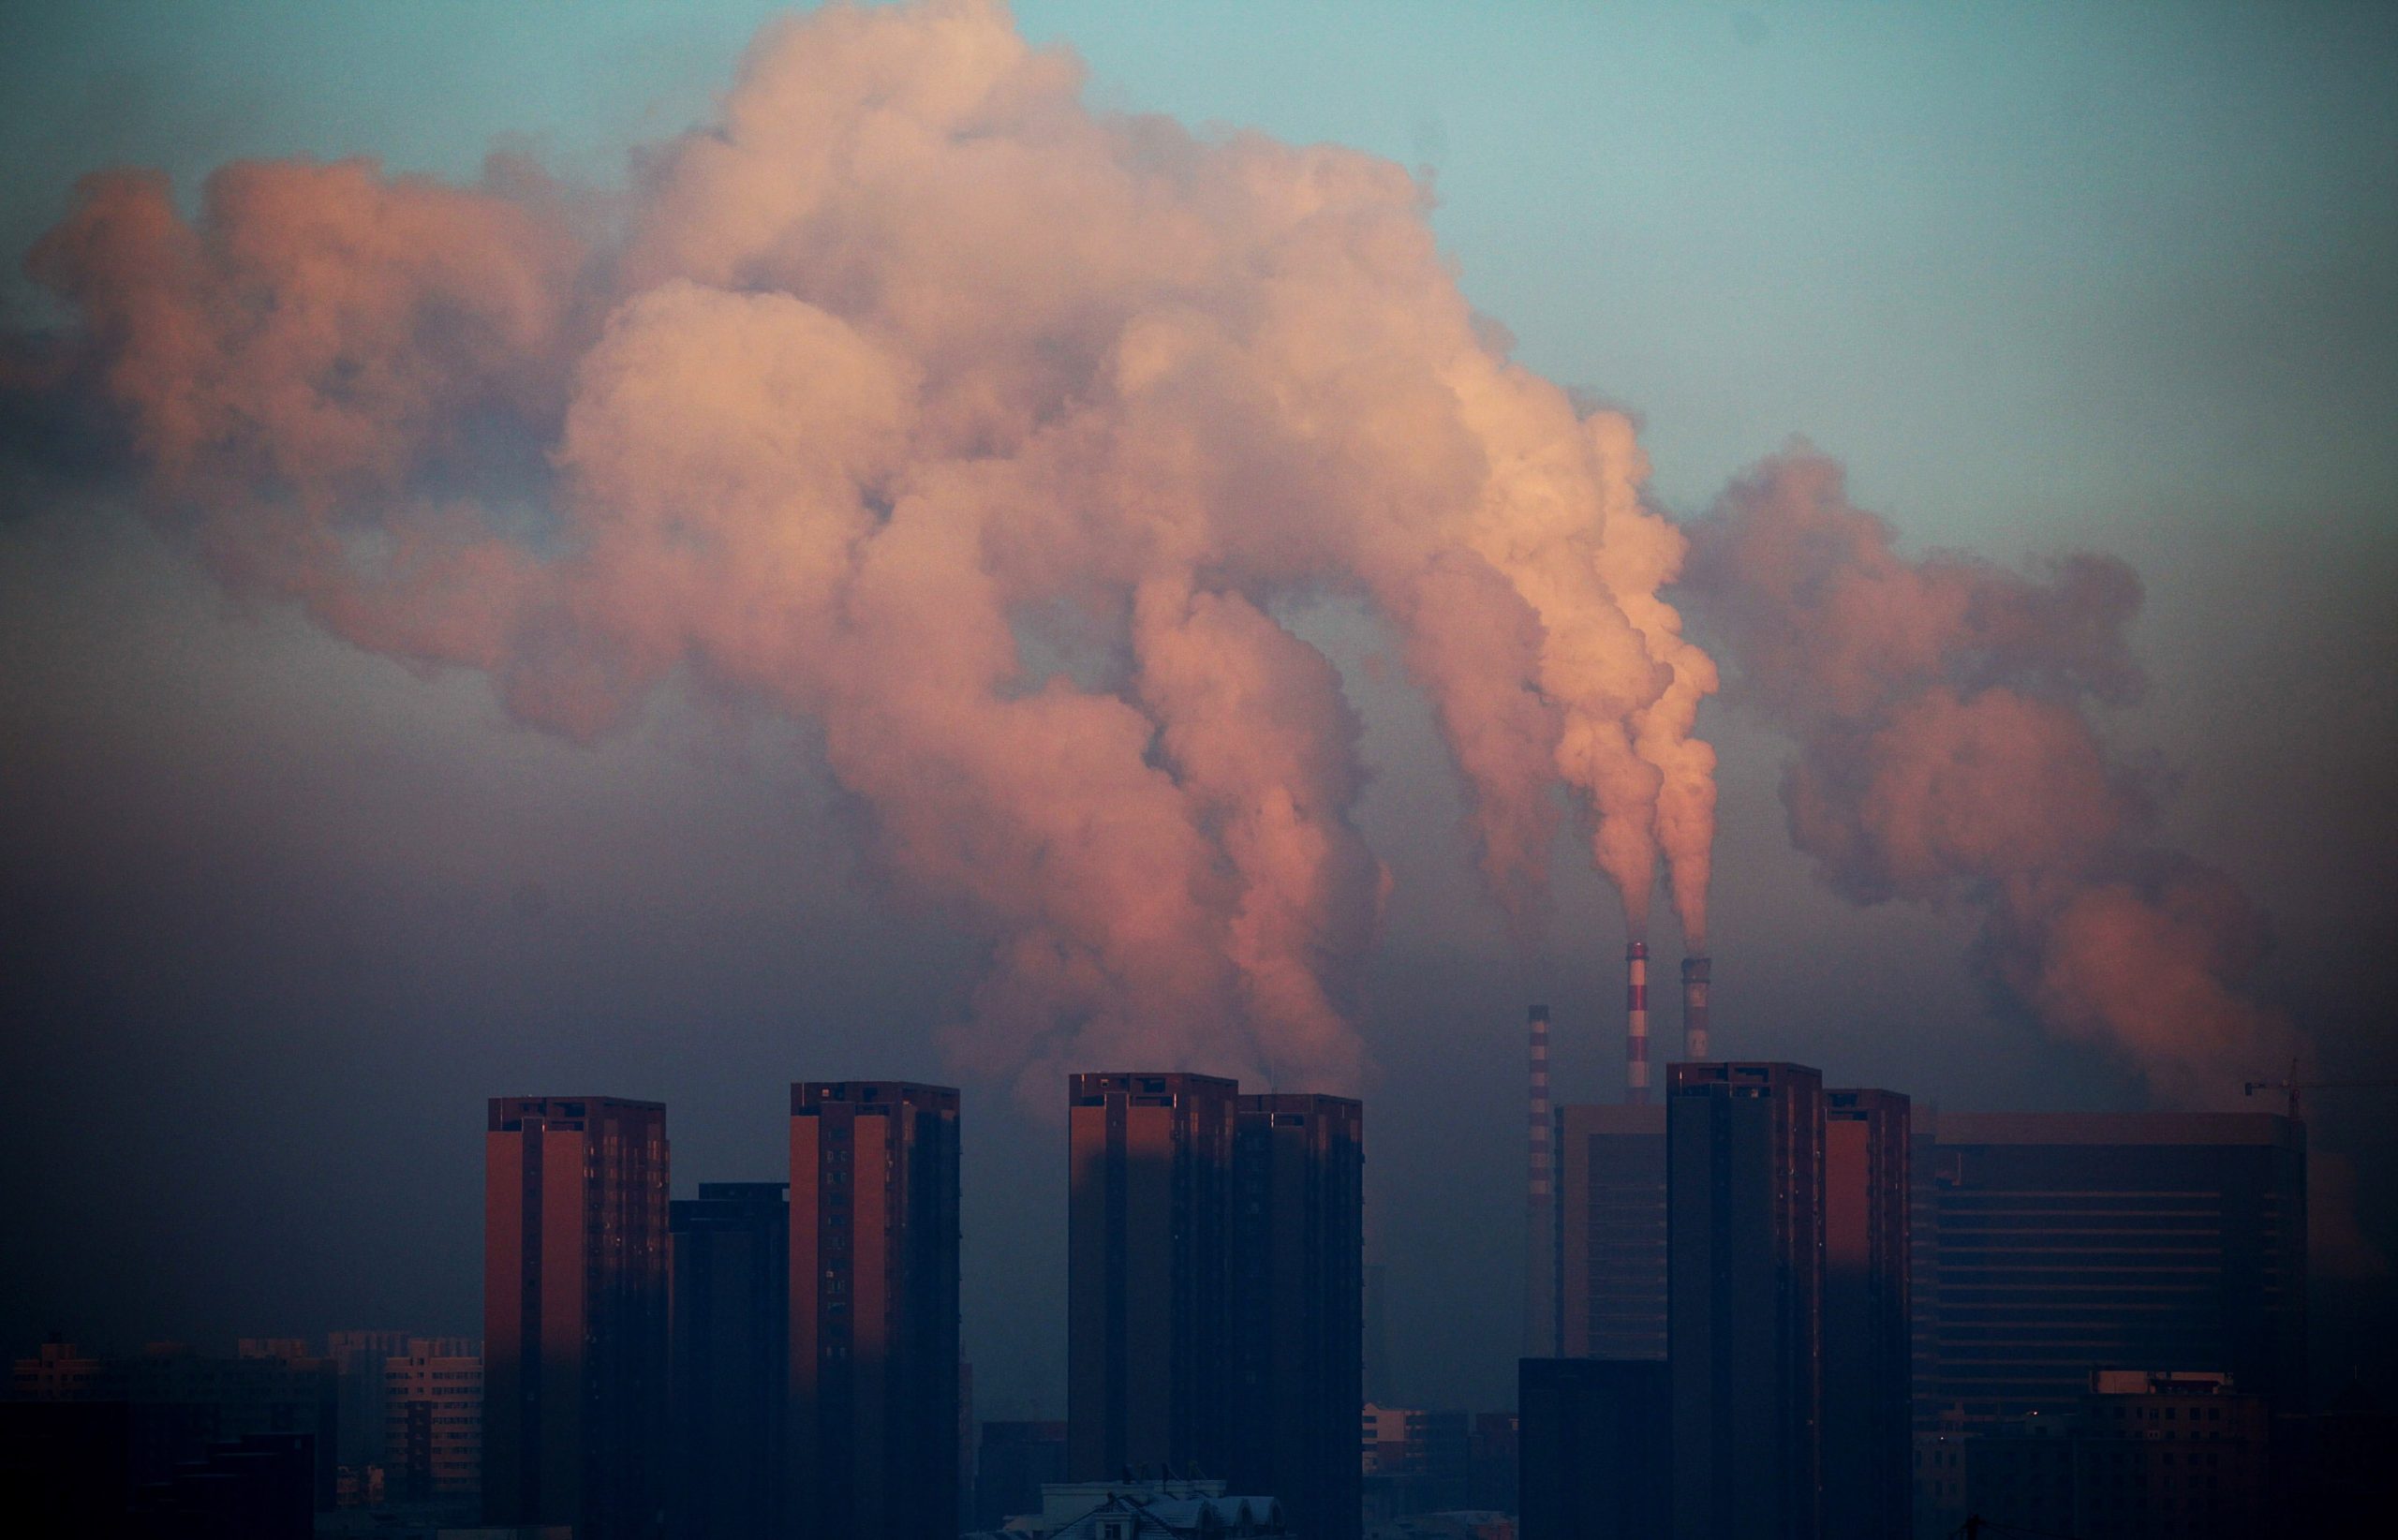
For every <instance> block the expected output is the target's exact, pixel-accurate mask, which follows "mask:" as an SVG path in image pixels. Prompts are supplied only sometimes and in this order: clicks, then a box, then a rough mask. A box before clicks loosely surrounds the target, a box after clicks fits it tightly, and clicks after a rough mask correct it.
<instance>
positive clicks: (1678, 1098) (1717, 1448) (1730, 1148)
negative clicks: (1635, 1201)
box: [1665, 1061, 1824, 1540]
mask: <svg viewBox="0 0 2398 1540" xmlns="http://www.w3.org/2000/svg"><path fill="white" fill-rule="evenodd" d="M1665 1140H1666V1182H1667V1192H1666V1248H1667V1269H1668V1274H1667V1281H1666V1287H1667V1291H1668V1301H1667V1319H1666V1338H1667V1356H1668V1360H1669V1362H1670V1365H1671V1380H1672V1406H1673V1412H1672V1419H1671V1425H1672V1435H1673V1466H1672V1471H1673V1476H1672V1486H1673V1490H1672V1499H1671V1501H1672V1505H1673V1533H1674V1534H1675V1535H1676V1536H1678V1537H1680V1540H1734V1537H1736V1536H1737V1537H1740V1540H1748V1537H1751V1536H1778V1537H1781V1540H1814V1537H1815V1536H1817V1535H1819V1534H1820V1533H1823V1531H1822V1485H1821V1453H1820V1440H1821V1408H1822V1399H1823V1380H1822V1364H1823V1288H1824V1163H1823V1149H1824V1094H1823V1079H1822V1076H1820V1075H1819V1074H1816V1072H1815V1071H1813V1070H1811V1069H1808V1068H1806V1067H1804V1066H1802V1065H1797V1064H1773V1063H1754V1062H1741V1061H1733V1062H1728V1063H1704V1064H1700V1063H1683V1064H1675V1065H1672V1066H1670V1067H1669V1069H1668V1074H1667V1094H1666V1102H1665Z"/></svg>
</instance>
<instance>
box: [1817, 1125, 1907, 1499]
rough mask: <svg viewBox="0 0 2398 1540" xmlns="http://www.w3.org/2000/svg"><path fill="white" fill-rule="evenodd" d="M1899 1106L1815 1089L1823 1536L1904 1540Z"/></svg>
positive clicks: (1902, 1130) (1903, 1176) (1903, 1134)
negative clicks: (1820, 1126) (1819, 1113)
mask: <svg viewBox="0 0 2398 1540" xmlns="http://www.w3.org/2000/svg"><path fill="white" fill-rule="evenodd" d="M1908 1111H1909V1108H1908V1103H1907V1099H1906V1098H1905V1097H1903V1096H1902V1095H1900V1094H1898V1093H1897V1092H1896V1091H1887V1090H1828V1091H1826V1092H1824V1326H1823V1334H1824V1348H1823V1366H1824V1368H1823V1374H1824V1411H1823V1429H1824V1432H1823V1472H1824V1476H1823V1482H1824V1533H1826V1534H1830V1535H1840V1536H1843V1537H1849V1536H1854V1537H1855V1540H1907V1536H1908V1535H1909V1533H1911V1531H1912V1527H1913V1526H1912V1519H1911V1518H1910V1510H1911V1507H1912V1502H1911V1499H1912V1496H1913V1492H1914V1476H1913V1473H1912V1471H1911V1469H1910V1459H1911V1455H1912V1448H1911V1442H1910V1441H1911V1438H1912V1432H1913V1427H1914V1421H1913V1415H1912V1411H1913V1408H1912V1402H1911V1392H1912V1390H1913V1384H1912V1381H1911V1377H1910V1360H1909V1352H1908V1348H1909V1341H1908V1335H1909V1319H1908V1286H1907V1285H1908V1268H1909V1253H1908V1244H1907V1234H1908V1222H1907V1205H1908V1201H1909V1195H1910V1194H1909V1192H1908V1185H1907V1155H1908V1144H1909V1139H1908Z"/></svg>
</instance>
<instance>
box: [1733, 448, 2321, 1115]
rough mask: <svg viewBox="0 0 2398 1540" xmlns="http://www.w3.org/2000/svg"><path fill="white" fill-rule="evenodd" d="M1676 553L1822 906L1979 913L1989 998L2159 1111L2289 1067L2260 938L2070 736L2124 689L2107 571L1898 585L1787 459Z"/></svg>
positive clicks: (2290, 1038)
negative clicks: (1777, 754)
mask: <svg viewBox="0 0 2398 1540" xmlns="http://www.w3.org/2000/svg"><path fill="white" fill-rule="evenodd" d="M1695 540H1696V547H1695V553H1694V555H1693V560H1692V565H1691V572H1690V581H1691V584H1692V585H1693V586H1694V587H1695V589H1697V590H1698V591H1699V592H1701V593H1703V594H1704V595H1706V597H1707V601H1708V605H1709V608H1710V611H1711V612H1712V613H1713V615H1714V617H1715V618H1716V619H1717V620H1718V621H1719V622H1720V624H1721V627H1722V629H1723V631H1724V636H1725V639H1726V641H1727V642H1728V644H1729V653H1730V656H1731V657H1732V659H1734V660H1735V661H1736V662H1737V663H1738V666H1739V674H1740V686H1741V689H1742V691H1743V693H1744V695H1745V696H1746V698H1747V699H1748V701H1749V703H1751V704H1753V705H1754V706H1755V707H1756V708H1757V709H1759V710H1761V711H1762V712H1763V713H1765V714H1766V715H1767V716H1768V717H1769V718H1771V719H1772V720H1773V721H1775V722H1776V723H1777V724H1778V725H1780V726H1782V727H1784V728H1785V729H1787V730H1788V731H1789V732H1790V733H1793V734H1794V735H1795V736H1796V737H1797V739H1798V742H1799V755H1798V758H1797V759H1796V760H1795V761H1794V762H1793V763H1791V765H1790V767H1789V769H1788V772H1787V774H1786V776H1785V777H1784V782H1783V799H1784V806H1785V807H1786V809H1787V812H1788V815H1789V822H1790V832H1791V837H1792V838H1793V840H1794V841H1795V842H1796V843H1797V844H1798V846H1799V849H1800V850H1802V851H1805V852H1806V853H1807V854H1809V855H1811V856H1812V857H1813V858H1814V860H1815V862H1816V866H1817V870H1818V872H1819V874H1820V875H1821V876H1822V878H1823V879H1824V881H1826V882H1828V884H1829V885H1830V886H1831V887H1832V888H1833V889H1834V890H1836V891H1837V892H1839V893H1841V894H1842V895H1843V896H1846V897H1848V898H1850V899H1852V900H1854V901H1856V902H1858V903H1877V902H1881V901H1883V900H1887V899H1892V898H1906V899H1912V900H1915V901H1917V902H1919V903H1925V904H1930V905H1933V906H1941V907H1945V906H1948V905H1965V906H1969V907H1970V908H1972V909H1974V910H1976V911H1979V913H1980V914H1981V916H1982V921H1983V925H1982V932H1981V941H1980V948H1979V950H1980V956H1981V960H1982V962H1983V963H1984V964H1985V966H1986V967H1987V968H1988V969H1989V970H1991V973H1992V974H1993V975H1994V976H1995V977H1996V978H1998V979H1999V980H2000V981H2002V982H2003V983H2004V984H2005V985H2007V986H2008V987H2009V988H2010V989H2011V990H2012V991H2013V992H2014V993H2015V994H2016V995H2017V996H2019V997H2020V998H2021V999H2022V1000H2024V1001H2026V1002H2027V1003H2028V1004H2030V1005H2031V1007H2032V1008H2033V1009H2034V1010H2035V1012H2037V1013H2038V1014H2039V1016H2040V1018H2041V1020H2042V1021H2044V1022H2045V1023H2046V1024H2047V1025H2048V1026H2049V1027H2050V1029H2051V1030H2053V1031H2055V1032H2056V1033H2058V1034H2059V1035H2060V1036H2062V1037H2065V1038H2066V1039H2069V1040H2072V1041H2076V1042H2080V1043H2087V1044H2094V1045H2095V1046H2097V1047H2099V1048H2102V1049H2104V1050H2105V1051H2107V1052H2108V1053H2109V1054H2111V1055H2113V1056H2114V1057H2115V1058H2117V1059H2119V1060H2122V1061H2124V1062H2126V1063H2128V1064H2130V1065H2132V1066H2134V1067H2136V1068H2137V1069H2138V1070H2139V1073H2140V1074H2143V1075H2144V1076H2145V1077H2146V1078H2147V1080H2148V1082H2149V1083H2150V1085H2151V1087H2152V1088H2154V1090H2155V1091H2156V1092H2157V1093H2158V1094H2159V1095H2161V1096H2163V1097H2165V1098H2166V1099H2168V1100H2171V1101H2177V1102H2183V1103H2201V1104H2204V1103H2222V1104H2236V1103H2240V1101H2241V1083H2242V1081H2243V1079H2244V1078H2248V1077H2252V1076H2255V1075H2257V1074H2260V1073H2262V1072H2267V1071H2276V1070H2279V1069H2282V1068H2285V1067H2286V1066H2287V1064H2288V1063H2289V1061H2290V1060H2291V1059H2293V1058H2294V1057H2302V1056H2303V1055H2304V1053H2305V1044H2304V1042H2303V1041H2302V1039H2301V1038H2300V1036H2299V1035H2298V1034H2297V1033H2296V1032H2295V1031H2294V1030H2293V1029H2291V1027H2290V1025H2289V1024H2288V1023H2287V1021H2286V1020H2284V1019H2282V1018H2281V1017H2280V1016H2278V1015H2277V1014H2274V1013H2272V1011H2270V1010H2267V1009H2266V1008H2264V1007H2262V1006H2260V1005H2259V1004H2257V1002H2256V1001H2255V1000H2253V999H2252V998H2251V997H2250V995H2249V994H2248V993H2247V992H2246V985H2247V984H2248V982H2249V980H2250V978H2251V976H2252V974H2253V972H2254V970H2255V968H2256V965H2257V960H2258V956H2259V953H2260V949H2261V945H2262V926H2261V925H2260V923H2259V919H2258V916H2257V914H2256V912H2255V911H2253V910H2252V909H2251V907H2250V905H2249V903H2248V901H2247V899H2246V898H2245V896H2243V894H2242V893H2241V891H2240V890H2239V888H2238V887H2237V886H2236V885H2235V884H2234V883H2233V882H2232V881H2230V880H2229V879H2228V878H2227V877H2225V876H2224V875H2223V874H2221V873H2219V872H2216V871H2213V870H2211V869H2209V868H2208V867H2206V866H2201V865H2199V864H2198V863H2197V862H2195V861H2193V860H2190V859H2189V858H2187V857H2184V856H2181V855H2177V854H2175V853H2173V852H2171V851H2166V850H2163V849H2160V848H2159V847H2158V846H2157V845H2156V844H2155V843H2154V839H2153V834H2152V831H2153V823H2154V785H2153V783H2152V777H2148V776H2145V775H2143V774H2141V773H2139V772H2138V771H2135V770H2134V769H2132V768H2131V767H2129V766H2127V765H2125V764H2124V763H2123V762H2122V761H2120V760H2119V759H2117V758H2115V757H2113V756H2111V755H2110V754H2109V751H2108V749H2107V747H2106V744H2105V742H2104V740H2103V738H2102V736H2101V734H2100V733H2099V731H2098V728H2097V726H2096V724H2095V721H2094V719H2093V716H2092V707H2093V706H2094V705H2101V704H2106V703H2121V702H2125V701H2128V700H2130V699H2132V698H2133V697H2134V696H2136V695H2137V693H2138V691H2139V687H2140V679H2139V672H2138V670H2137V669H2136V668H2135V667H2134V665H2133V663H2132V661H2131V659H2130V655H2129V653H2128V651H2127V649H2126V646H2125V644H2124V626H2125V624H2126V623H2127V622H2128V621H2129V620H2130V619H2131V617H2132V616H2133V615H2134V614H2135V613H2136V612H2137V610H2138V609H2139V600H2140V591H2139V581H2138V580H2137V579H2136V578H2135V577H2134V576H2133V575H2132V573H2131V571H2130V570H2128V569H2127V568H2125V567H2124V565H2123V564H2122V563H2120V562H2117V561H2114V560H2112V559H2109V558H2107V557H2103V556H2095V555H2075V556H2072V557H2068V558H2066V559H2065V560H2063V561H2059V562H2056V563H2054V564H2052V565H2051V566H2050V567H2049V568H2048V569H2047V570H2044V571H2042V572H2039V573H2037V574H2035V575H2025V574H2022V573H2018V572H2013V571H2008V570H2004V569H2001V568H1998V567H1994V566H1991V565H1989V564H1987V563H1984V562H1981V561H1976V560H1974V559H1972V558H1970V557H1965V556H1960V555H1931V556H1927V557H1924V558H1923V559H1921V560H1914V561H1910V560H1908V559H1905V558H1904V557H1902V556H1901V555H1899V554H1898V553H1897V552H1896V551H1895V550H1894V549H1893V547H1892V535H1891V530H1890V528H1889V526H1887V525H1886V524H1885V523H1883V522H1882V521H1881V520H1880V519H1878V518H1876V517H1875V516H1874V515H1873V514H1872V513H1869V512H1865V511H1860V510H1858V509H1857V508H1855V507H1852V506H1851V505H1850V503H1849V501H1848V499H1847V496H1846V492H1845V489H1844V487H1843V480H1842V475H1841V471H1840V467H1839V466H1837V465H1835V464H1833V463H1832V462H1831V461H1829V460H1828V459H1826V458H1824V457H1822V456H1820V455H1817V454H1814V453H1812V452H1792V453H1789V454H1785V455H1784V456H1782V457H1780V458H1777V459H1774V460H1770V461H1769V462H1767V463H1766V464H1765V465H1763V466H1760V467H1759V468H1758V469H1757V470H1756V471H1754V473H1753V474H1751V475H1750V476H1748V477H1746V478H1745V479H1743V480H1741V481H1738V482H1736V483H1735V484H1734V485H1733V486H1732V487H1731V488H1730V489H1728V490H1727V491H1726V492H1725V494H1724V497H1723V499H1722V501H1721V502H1720V503H1719V504H1718V506H1717V507H1716V508H1715V510H1714V511H1712V512H1711V513H1710V515H1709V516H1708V517H1707V518H1705V519H1703V520H1701V521H1700V522H1699V524H1698V525H1697V526H1696V528H1695Z"/></svg>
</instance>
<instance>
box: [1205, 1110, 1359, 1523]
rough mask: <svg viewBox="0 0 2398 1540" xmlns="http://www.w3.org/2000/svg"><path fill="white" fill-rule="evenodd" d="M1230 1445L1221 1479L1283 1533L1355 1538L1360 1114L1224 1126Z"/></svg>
mask: <svg viewBox="0 0 2398 1540" xmlns="http://www.w3.org/2000/svg"><path fill="white" fill-rule="evenodd" d="M1233 1166H1234V1174H1235V1175H1234V1208H1235V1214H1234V1225H1233V1234H1232V1237H1231V1238H1232V1246H1233V1274H1234V1277H1233V1341H1234V1349H1235V1358H1234V1368H1235V1372H1236V1384H1235V1386H1234V1398H1235V1399H1234V1404H1233V1406H1232V1409H1231V1411H1232V1429H1233V1432H1234V1435H1235V1441H1234V1447H1233V1449H1232V1451H1231V1458H1230V1459H1229V1460H1228V1463H1227V1464H1226V1465H1225V1467H1224V1470H1223V1472H1222V1473H1223V1474H1224V1475H1225V1476H1226V1477H1227V1478H1228V1479H1229V1480H1230V1482H1231V1484H1232V1487H1233V1488H1234V1489H1235V1490H1236V1491H1242V1492H1263V1493H1266V1494H1270V1495H1271V1496H1273V1497H1275V1498H1277V1499H1279V1500H1280V1502H1281V1503H1282V1508H1283V1512H1284V1514H1285V1515H1286V1516H1287V1520H1288V1522H1289V1524H1290V1527H1291V1529H1292V1530H1293V1531H1294V1533H1299V1534H1305V1535H1309V1536H1311V1537H1313V1540H1354V1537H1355V1536H1356V1535H1357V1534H1358V1533H1359V1512H1358V1505H1357V1504H1358V1487H1359V1462H1358V1458H1357V1440H1356V1416H1357V1409H1358V1408H1359V1407H1360V1406H1362V1405H1364V1404H1365V1392H1364V1388H1363V1369H1362V1359H1363V1346H1364V1322H1363V1320H1362V1313H1361V1312H1362V1310H1363V1303H1364V1278H1363V1272H1362V1270H1363V1267H1364V1263H1365V1109H1364V1108H1363V1107H1362V1106H1361V1105H1360V1104H1359V1103H1356V1102H1354V1101H1351V1100H1349V1099H1347V1098H1345V1097H1339V1096H1312V1095H1290V1094H1284V1095H1257V1096H1243V1097H1241V1098H1240V1099H1239V1101H1238V1103H1237V1106H1236V1120H1235V1132H1234V1148H1233Z"/></svg>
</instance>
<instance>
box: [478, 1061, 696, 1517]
mask: <svg viewBox="0 0 2398 1540" xmlns="http://www.w3.org/2000/svg"><path fill="white" fill-rule="evenodd" d="M483 1181H484V1187H483V1339H484V1378H483V1512H484V1515H485V1517H486V1518H487V1520H488V1521H489V1522H490V1523H492V1524H495V1525H534V1524H550V1525H556V1524H571V1525H573V1526H574V1533H575V1535H576V1540H627V1537H641V1540H648V1537H650V1536H654V1535H655V1534H657V1533H658V1530H659V1513H660V1509H661V1507H662V1503H663V1497H664V1492H663V1489H662V1483H661V1482H660V1480H659V1475H660V1465H661V1463H662V1461H661V1458H660V1457H661V1455H662V1453H663V1448H664V1444H665V1413H666V1312H667V1271H666V1245H667V1242H666V1194H667V1146H666V1109H665V1107H664V1106H663V1105H661V1104H659V1103H656V1102H629V1101H624V1100H621V1099H619V1098H616V1097H610V1096H511V1097H499V1098H495V1099H494V1100H493V1101H492V1103H491V1106H490V1118H489V1123H488V1127H487V1132H486V1133H485V1134H484V1136H483Z"/></svg>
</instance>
